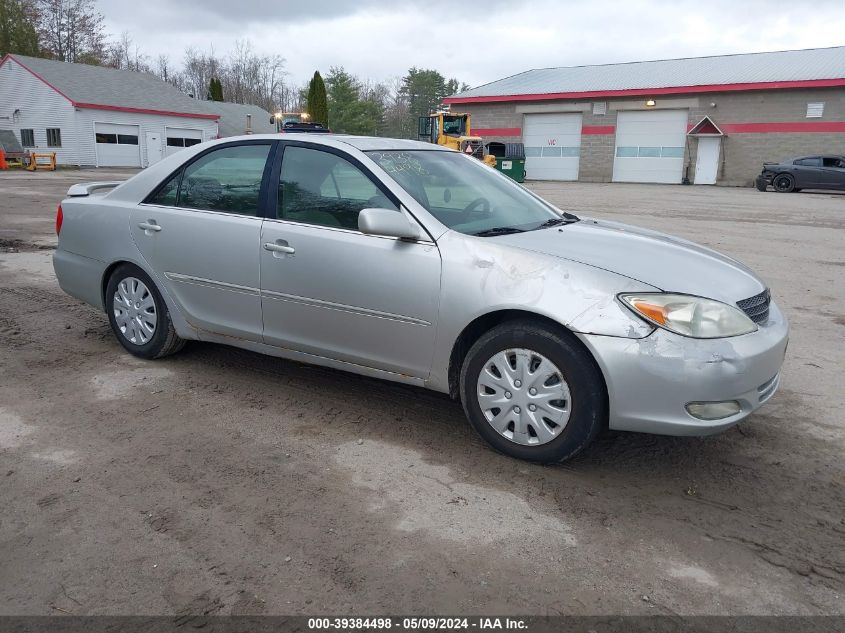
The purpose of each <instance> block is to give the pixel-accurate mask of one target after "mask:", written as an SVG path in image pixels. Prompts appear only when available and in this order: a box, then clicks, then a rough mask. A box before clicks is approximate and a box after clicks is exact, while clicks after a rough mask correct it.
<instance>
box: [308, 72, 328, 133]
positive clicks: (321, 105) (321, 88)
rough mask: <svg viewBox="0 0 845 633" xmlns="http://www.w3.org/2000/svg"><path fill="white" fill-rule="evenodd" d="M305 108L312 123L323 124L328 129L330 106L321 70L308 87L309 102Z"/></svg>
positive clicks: (315, 73) (315, 74)
mask: <svg viewBox="0 0 845 633" xmlns="http://www.w3.org/2000/svg"><path fill="white" fill-rule="evenodd" d="M305 107H306V109H307V111H308V115H309V116H310V120H311V121H313V122H314V123H322V124H323V125H325V126H326V127H328V126H329V105H328V96H327V95H326V84H325V82H324V81H323V77H322V76H321V75H320V71H319V70H318V71H315V72H314V76H313V77H312V78H311V83H310V84H309V85H308V100H307V102H306V106H305Z"/></svg>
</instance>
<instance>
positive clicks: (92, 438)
mask: <svg viewBox="0 0 845 633" xmlns="http://www.w3.org/2000/svg"><path fill="white" fill-rule="evenodd" d="M126 175H127V172H118V173H116V174H109V173H104V172H102V171H100V172H97V171H83V172H56V173H41V172H39V173H36V174H21V173H15V172H6V173H0V251H3V252H0V459H2V469H0V479H2V485H0V507H2V508H3V510H4V511H3V512H2V514H0V561H2V563H1V564H0V614H63V613H73V614H188V613H191V614H247V613H248V614H325V613H332V614H372V613H436V612H440V613H478V614H490V613H496V614H538V615H554V614H559V613H565V614H669V615H671V614H842V613H845V609H843V604H845V601H843V590H844V589H845V547H843V545H845V519H843V517H845V495H844V494H843V484H845V477H843V472H844V469H845V462H843V459H842V455H843V448H845V422H843V417H842V410H843V390H842V376H843V371H842V370H843V366H845V362H844V361H845V345H843V334H845V329H843V327H845V283H843V272H845V269H843V266H845V254H844V253H843V243H845V242H843V238H845V231H843V229H845V195H835V194H833V195H832V194H819V193H800V194H791V195H780V194H774V193H767V194H763V193H759V192H756V191H754V190H751V189H726V188H712V187H682V186H677V187H676V186H651V185H600V184H599V185H595V184H582V183H573V184H553V183H534V184H532V185H531V187H532V188H533V189H534V190H536V191H538V192H539V193H540V194H541V195H544V196H547V197H548V198H549V199H551V200H552V201H554V202H556V203H558V204H559V205H561V206H563V207H566V208H570V209H573V210H575V211H576V212H578V213H581V214H584V215H592V216H597V217H604V218H612V219H615V220H623V221H627V222H631V223H633V224H639V225H642V226H647V227H650V228H655V229H659V230H664V231H668V232H672V233H675V234H678V235H681V236H683V237H687V238H690V239H693V240H696V241H699V242H702V243H704V244H707V245H709V246H713V247H716V248H718V249H720V250H722V251H724V252H726V253H728V254H730V255H733V256H735V257H738V258H739V259H741V260H743V261H745V262H746V263H748V264H750V265H751V266H752V267H753V268H755V269H756V270H757V271H758V272H759V273H761V274H762V275H763V277H764V278H765V279H766V280H767V281H768V282H769V283H770V285H771V286H772V289H773V293H774V296H775V298H776V300H777V301H778V302H779V303H780V304H781V305H782V306H783V307H784V309H785V311H786V313H787V314H788V316H789V318H790V319H791V322H792V327H793V333H792V339H791V343H790V348H789V353H788V357H787V361H786V367H785V372H784V377H783V381H782V386H781V390H780V391H779V393H778V394H777V395H776V396H775V397H774V398H773V399H772V400H771V401H770V403H768V404H767V405H766V406H764V407H763V408H762V409H761V410H760V411H759V412H758V413H757V414H756V415H754V416H752V417H751V418H750V419H748V420H747V421H745V422H743V423H742V424H740V425H739V426H738V427H736V428H734V429H732V430H730V431H728V432H726V433H724V434H722V435H719V436H716V437H709V438H687V439H679V438H668V437H655V436H647V435H638V434H624V433H608V434H606V435H604V436H603V437H602V438H600V440H599V442H597V443H596V444H595V445H594V446H593V447H592V448H590V449H589V450H588V451H587V452H585V453H584V454H582V455H581V456H579V457H578V458H577V459H576V460H574V461H572V462H569V463H567V464H565V465H560V466H555V467H543V466H535V465H531V464H527V463H521V462H518V461H515V460H512V459H508V458H506V457H503V456H500V455H498V454H496V453H494V452H492V451H491V450H489V449H487V448H486V447H485V445H483V444H482V443H481V441H480V440H479V439H477V438H476V437H475V436H474V434H473V433H472V432H471V430H470V429H469V427H468V425H467V424H466V423H465V421H464V419H463V415H462V412H461V409H460V407H459V405H458V404H456V403H453V402H451V401H450V400H448V399H447V398H445V397H442V396H440V395H438V394H435V393H431V392H426V391H423V390H419V389H414V388H410V387H405V386H400V385H395V384H390V383H385V382H379V381H375V380H370V379H366V378H360V377H356V376H352V375H347V374H343V373H340V372H335V371H331V370H326V369H320V368H315V367H309V366H305V365H300V364H297V363H293V362H287V361H283V360H279V359H274V358H268V357H262V356H259V355H256V354H252V353H248V352H243V351H238V350H235V349H231V348H226V347H222V346H216V345H210V344H199V343H195V344H190V345H189V346H188V347H187V348H186V349H185V350H184V352H183V353H181V354H179V355H178V356H175V357H172V358H169V359H167V360H162V361H156V362H146V361H141V360H138V359H135V358H133V357H131V356H128V355H127V354H126V353H124V352H123V350H122V348H121V347H120V346H119V345H118V343H117V342H116V341H115V339H114V338H113V336H112V335H111V333H110V330H109V328H108V323H107V321H106V318H105V316H104V315H103V314H100V313H98V312H96V311H95V310H93V309H91V308H89V307H87V306H84V305H81V304H80V303H79V302H77V301H76V300H74V299H71V298H70V297H67V296H66V295H64V294H63V293H62V292H61V291H60V290H59V288H58V286H57V284H56V282H55V279H54V277H53V274H52V268H51V263H50V250H49V247H50V245H51V244H53V243H54V242H55V240H54V236H53V235H52V227H53V221H54V211H55V206H56V203H57V201H58V200H59V199H60V198H61V196H62V194H63V193H64V191H65V190H66V188H67V186H68V185H69V184H70V183H72V182H77V181H81V180H108V179H111V178H114V177H117V178H123V177H126Z"/></svg>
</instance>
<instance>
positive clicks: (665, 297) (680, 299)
mask: <svg viewBox="0 0 845 633" xmlns="http://www.w3.org/2000/svg"><path fill="white" fill-rule="evenodd" d="M619 299H620V300H621V301H622V303H624V304H625V305H626V306H628V307H629V308H631V310H633V311H634V312H635V313H636V314H637V315H638V316H641V317H642V318H644V319H645V320H646V321H649V322H650V323H653V324H654V325H656V326H658V327H662V328H665V329H667V330H669V331H670V332H674V333H675V334H680V335H681V336H689V337H692V338H723V337H726V336H739V335H740V334H748V333H750V332H754V331H756V330H757V325H756V324H755V323H754V321H752V320H751V319H749V318H748V316H746V314H745V313H744V312H743V311H742V310H740V309H739V308H736V307H734V306H731V305H728V304H727V303H722V302H721V301H714V300H713V299H705V298H703V297H693V296H690V295H676V294H668V293H664V292H654V293H651V292H644V293H641V294H621V295H619Z"/></svg>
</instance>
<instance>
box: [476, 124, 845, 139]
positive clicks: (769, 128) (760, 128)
mask: <svg viewBox="0 0 845 633" xmlns="http://www.w3.org/2000/svg"><path fill="white" fill-rule="evenodd" d="M694 127H695V124H693V123H688V124H687V132H689V131H690V130H692V129H693V128H694ZM719 128H720V129H721V130H722V131H723V132H724V133H725V134H777V133H781V134H784V133H797V134H812V133H820V132H821V133H824V132H840V133H845V121H778V122H773V123H720V124H719ZM472 133H473V134H478V135H479V136H521V135H522V130H521V129H520V128H518V127H478V128H472ZM615 133H616V127H615V126H613V125H585V126H583V127H582V128H581V134H582V135H585V136H593V135H611V134H615Z"/></svg>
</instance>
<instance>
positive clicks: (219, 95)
mask: <svg viewBox="0 0 845 633" xmlns="http://www.w3.org/2000/svg"><path fill="white" fill-rule="evenodd" d="M208 100H209V101H223V84H222V83H220V80H219V79H217V77H212V78H211V81H209V82H208Z"/></svg>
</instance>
